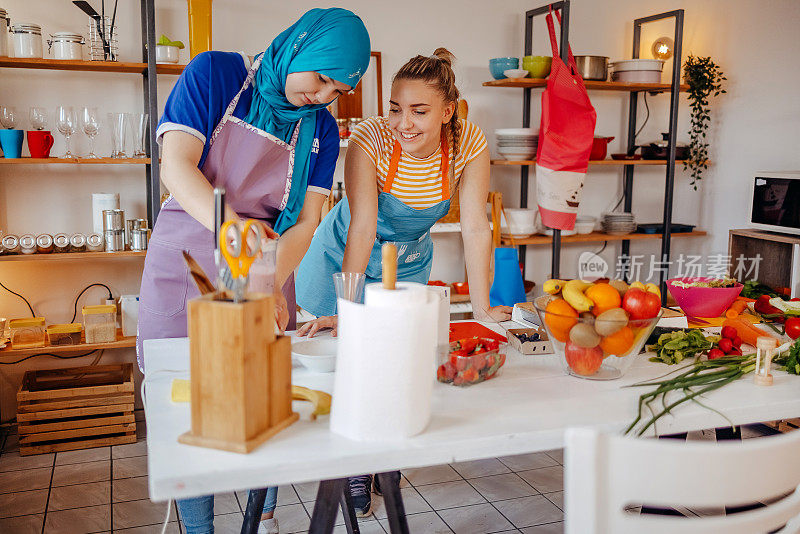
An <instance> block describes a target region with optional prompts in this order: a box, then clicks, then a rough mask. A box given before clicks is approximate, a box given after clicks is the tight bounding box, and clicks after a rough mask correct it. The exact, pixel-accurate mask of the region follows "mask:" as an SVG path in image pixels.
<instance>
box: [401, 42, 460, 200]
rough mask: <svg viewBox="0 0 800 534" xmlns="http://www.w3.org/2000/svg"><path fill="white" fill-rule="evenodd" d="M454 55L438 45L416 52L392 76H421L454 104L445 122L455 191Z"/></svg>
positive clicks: (457, 128) (457, 133) (456, 95)
mask: <svg viewBox="0 0 800 534" xmlns="http://www.w3.org/2000/svg"><path fill="white" fill-rule="evenodd" d="M454 61H455V56H454V55H453V54H451V53H450V51H449V50H447V49H446V48H437V49H436V50H435V51H434V52H433V55H432V56H415V57H413V58H411V59H410V60H408V62H407V63H406V64H405V65H403V66H402V67H400V70H399V71H397V74H395V75H394V78H392V83H394V82H395V81H397V80H422V81H424V82H425V83H427V84H429V85H431V86H432V87H433V88H434V89H436V90H437V91H439V93H440V94H441V95H442V99H443V100H444V101H445V103H446V104H451V103H452V104H453V105H454V106H455V109H454V111H453V116H452V117H450V121H449V122H448V123H447V125H446V126H445V127H446V128H447V132H446V133H447V137H448V144H449V146H450V176H451V179H450V192H451V194H452V192H453V191H455V188H456V186H457V184H456V183H455V180H454V179H453V178H455V167H456V166H455V160H456V156H458V148H459V147H458V143H459V141H460V139H461V123H460V122H458V99H459V97H460V93H459V92H458V88H457V87H456V75H455V73H454V72H453V62H454Z"/></svg>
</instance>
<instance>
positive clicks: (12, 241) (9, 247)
mask: <svg viewBox="0 0 800 534" xmlns="http://www.w3.org/2000/svg"><path fill="white" fill-rule="evenodd" d="M3 252H4V253H5V254H19V238H18V237H17V236H15V235H14V234H6V235H4V236H3Z"/></svg>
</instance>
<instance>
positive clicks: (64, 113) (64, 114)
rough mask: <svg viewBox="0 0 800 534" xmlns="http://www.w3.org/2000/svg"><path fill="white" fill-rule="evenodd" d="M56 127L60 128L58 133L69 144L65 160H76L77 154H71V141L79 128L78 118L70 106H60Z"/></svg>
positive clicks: (57, 112)
mask: <svg viewBox="0 0 800 534" xmlns="http://www.w3.org/2000/svg"><path fill="white" fill-rule="evenodd" d="M56 121H57V122H56V126H57V127H58V131H59V132H60V133H61V135H63V136H64V140H65V141H66V144H67V151H66V153H65V154H64V156H62V157H64V158H75V157H77V156H76V155H75V154H73V153H72V152H70V146H69V139H70V137H72V134H74V133H75V130H76V127H77V122H78V120H77V118H76V117H75V110H74V109H72V107H70V106H58V109H57V110H56Z"/></svg>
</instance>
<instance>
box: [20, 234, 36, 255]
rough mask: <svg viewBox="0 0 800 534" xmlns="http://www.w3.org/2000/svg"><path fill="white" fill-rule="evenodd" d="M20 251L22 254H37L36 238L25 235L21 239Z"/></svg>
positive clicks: (31, 235)
mask: <svg viewBox="0 0 800 534" xmlns="http://www.w3.org/2000/svg"><path fill="white" fill-rule="evenodd" d="M19 251H20V253H22V254H35V253H36V238H35V237H34V236H33V234H25V235H24V236H22V237H20V238H19Z"/></svg>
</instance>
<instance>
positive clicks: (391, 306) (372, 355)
mask: <svg viewBox="0 0 800 534" xmlns="http://www.w3.org/2000/svg"><path fill="white" fill-rule="evenodd" d="M401 287H404V288H405V289H402V290H394V291H390V290H384V289H383V288H381V287H377V288H376V287H374V285H373V286H368V287H367V289H366V292H365V301H366V302H367V303H365V304H357V303H354V302H349V301H345V300H342V299H340V300H339V301H338V309H339V326H338V330H339V336H338V337H339V345H338V349H337V361H336V375H335V378H334V395H333V405H332V407H331V430H332V431H333V432H335V433H337V434H341V435H343V436H346V437H348V438H350V439H354V440H359V441H385V440H392V439H403V438H407V437H410V436H414V435H416V434H419V433H420V432H422V431H423V430H424V429H425V427H426V426H427V424H428V421H429V420H430V413H431V394H432V391H433V383H434V380H435V368H436V344H437V339H436V333H437V321H436V319H437V314H438V310H439V302H438V299H436V298H434V295H433V294H431V293H430V292H428V291H427V290H426V289H425V286H423V285H421V284H405V283H404V284H402V285H401ZM385 293H391V294H385ZM375 302H377V304H375Z"/></svg>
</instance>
